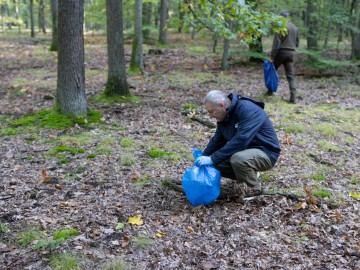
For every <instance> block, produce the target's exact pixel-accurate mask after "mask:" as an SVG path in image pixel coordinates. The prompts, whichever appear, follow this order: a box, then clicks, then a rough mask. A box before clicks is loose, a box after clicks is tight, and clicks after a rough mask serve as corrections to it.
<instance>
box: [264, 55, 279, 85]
mask: <svg viewBox="0 0 360 270" xmlns="http://www.w3.org/2000/svg"><path fill="white" fill-rule="evenodd" d="M264 79H265V86H266V88H267V89H268V90H269V91H270V92H276V90H277V87H278V85H279V78H278V75H277V73H276V69H275V66H274V64H273V63H270V62H269V61H264Z"/></svg>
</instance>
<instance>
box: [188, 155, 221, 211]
mask: <svg viewBox="0 0 360 270" xmlns="http://www.w3.org/2000/svg"><path fill="white" fill-rule="evenodd" d="M201 155H202V152H201V150H198V149H194V151H193V156H194V158H195V159H196V158H197V157H199V156H201ZM182 186H183V187H184V191H185V195H186V197H187V198H188V200H189V202H190V203H191V205H192V206H198V205H207V204H209V203H211V202H212V201H214V200H216V199H217V197H219V195H220V172H219V171H218V170H217V169H215V167H213V166H201V167H198V166H195V165H194V166H192V167H191V168H188V169H186V171H185V173H184V176H183V178H182Z"/></svg>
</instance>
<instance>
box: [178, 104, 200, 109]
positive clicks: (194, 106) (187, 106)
mask: <svg viewBox="0 0 360 270" xmlns="http://www.w3.org/2000/svg"><path fill="white" fill-rule="evenodd" d="M182 107H183V109H184V110H197V108H198V106H197V105H195V104H191V103H185V104H183V105H182Z"/></svg>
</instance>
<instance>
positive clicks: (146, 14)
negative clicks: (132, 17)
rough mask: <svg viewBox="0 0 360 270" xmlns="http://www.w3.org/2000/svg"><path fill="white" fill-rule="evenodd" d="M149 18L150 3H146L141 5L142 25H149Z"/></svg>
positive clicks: (150, 14)
mask: <svg viewBox="0 0 360 270" xmlns="http://www.w3.org/2000/svg"><path fill="white" fill-rule="evenodd" d="M151 17H152V3H151V2H146V3H144V4H143V23H144V25H150V24H151Z"/></svg>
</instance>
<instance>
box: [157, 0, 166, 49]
mask: <svg viewBox="0 0 360 270" xmlns="http://www.w3.org/2000/svg"><path fill="white" fill-rule="evenodd" d="M167 13H168V8H167V0H161V2H160V27H159V42H160V43H163V44H166V43H167V29H165V27H166V21H167V17H168V16H167Z"/></svg>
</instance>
